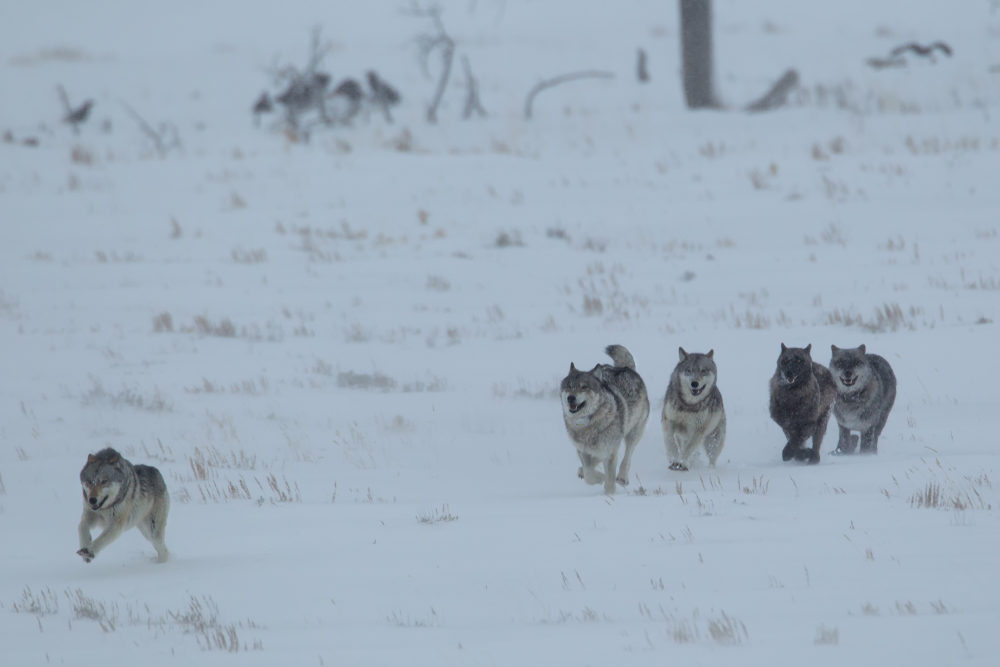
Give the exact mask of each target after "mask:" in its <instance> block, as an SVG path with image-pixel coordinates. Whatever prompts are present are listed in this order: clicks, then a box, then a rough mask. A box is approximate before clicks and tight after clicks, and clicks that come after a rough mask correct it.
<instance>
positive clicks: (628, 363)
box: [604, 345, 635, 370]
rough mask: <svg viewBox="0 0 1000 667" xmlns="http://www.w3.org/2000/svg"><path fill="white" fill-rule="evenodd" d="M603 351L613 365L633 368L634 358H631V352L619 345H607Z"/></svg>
mask: <svg viewBox="0 0 1000 667" xmlns="http://www.w3.org/2000/svg"><path fill="white" fill-rule="evenodd" d="M604 351H605V352H606V353H607V355H608V356H609V357H611V358H612V359H613V360H614V362H615V366H622V367H624V368H631V369H632V370H635V359H633V358H632V353H631V352H629V351H628V350H626V349H625V348H624V347H623V346H621V345H608V346H607V347H606V348H604Z"/></svg>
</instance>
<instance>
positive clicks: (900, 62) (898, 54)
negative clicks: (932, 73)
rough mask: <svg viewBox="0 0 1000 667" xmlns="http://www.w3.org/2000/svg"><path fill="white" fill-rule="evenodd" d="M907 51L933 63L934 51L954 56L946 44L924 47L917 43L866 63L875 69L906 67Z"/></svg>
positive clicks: (938, 43)
mask: <svg viewBox="0 0 1000 667" xmlns="http://www.w3.org/2000/svg"><path fill="white" fill-rule="evenodd" d="M907 51H913V53H915V54H917V55H918V56H923V57H924V58H930V60H931V62H935V60H934V51H940V52H941V53H943V54H945V55H946V56H948V57H949V58H950V57H951V54H952V50H951V47H950V46H948V45H947V44H945V43H944V42H934V43H933V44H928V45H927V46H923V45H921V44H918V43H917V42H908V43H906V44H903V45H901V46H897V47H896V48H894V49H893V50H892V51H890V52H889V57H888V58H869V59H868V60H866V61H865V63H867V64H868V66H869V67H873V68H875V69H885V68H886V67H906V59H905V58H904V57H903V54H905V53H906V52H907Z"/></svg>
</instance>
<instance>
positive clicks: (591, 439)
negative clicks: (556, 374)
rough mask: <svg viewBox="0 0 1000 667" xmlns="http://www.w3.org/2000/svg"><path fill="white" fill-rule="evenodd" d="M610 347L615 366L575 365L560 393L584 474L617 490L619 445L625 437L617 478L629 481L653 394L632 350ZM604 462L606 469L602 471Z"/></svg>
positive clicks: (610, 492)
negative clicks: (586, 368) (588, 367)
mask: <svg viewBox="0 0 1000 667" xmlns="http://www.w3.org/2000/svg"><path fill="white" fill-rule="evenodd" d="M604 351H605V352H606V353H607V354H608V356H610V357H611V358H612V359H613V360H614V362H615V365H614V366H608V365H607V364H597V365H596V366H594V368H593V369H592V370H589V371H581V370H577V368H576V366H574V365H573V364H570V365H569V375H567V376H566V377H565V378H564V379H563V381H562V386H561V387H560V393H561V395H562V407H563V420H564V421H565V422H566V432H567V433H568V434H569V437H570V440H572V441H573V445H574V446H575V447H576V452H577V454H579V456H580V462H581V463H582V464H583V465H582V466H580V469H579V471H578V474H579V476H580V477H581V478H582V479H583V480H584V481H586V482H587V484H600V483H601V482H604V492H605V493H606V494H608V495H613V494H614V492H615V466H616V465H617V463H618V448H619V447H620V446H621V442H622V439H623V438H624V440H625V456H623V457H622V466H621V468H620V469H619V470H618V477H617V480H618V483H619V484H621V485H622V486H627V485H628V471H629V465H630V464H631V462H632V452H633V451H635V446H636V445H637V444H639V440H641V439H642V434H643V433H644V432H645V431H646V420H648V419H649V395H648V394H647V393H646V385H645V384H644V383H643V381H642V378H641V377H639V374H638V373H636V372H635V360H634V359H633V358H632V355H631V354H630V353H629V351H628V350H626V349H625V348H624V347H622V346H621V345H609V346H608V347H606V348H605V349H604ZM601 463H603V464H604V472H603V473H601V472H600V471H599V470H597V466H598V464H601Z"/></svg>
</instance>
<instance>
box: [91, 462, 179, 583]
mask: <svg viewBox="0 0 1000 667" xmlns="http://www.w3.org/2000/svg"><path fill="white" fill-rule="evenodd" d="M80 483H81V484H82V485H83V518H82V519H80V550H79V551H77V552H76V553H77V555H78V556H81V557H82V558H83V560H84V561H86V562H88V563H89V562H90V561H92V560H94V558H95V557H96V556H97V554H99V553H100V552H101V550H103V549H104V547H106V546H108V545H109V544H111V543H112V542H114V541H115V540H116V539H117V538H118V536H119V535H121V534H122V533H124V532H125V531H126V530H129V529H131V528H138V529H139V532H140V533H142V535H143V537H145V538H146V539H147V540H149V541H150V543H152V545H153V547H154V548H156V560H157V561H158V562H160V563H163V562H165V561H166V560H167V558H169V557H170V552H168V551H167V545H166V544H164V543H163V534H164V531H165V530H166V528H167V512H169V511H170V495H169V494H168V493H167V485H166V484H165V483H164V482H163V476H162V475H160V471H159V470H157V469H156V468H153V467H152V466H144V465H135V466H133V465H132V464H131V463H129V462H128V461H126V460H125V459H123V458H122V455H121V454H119V453H118V452H116V451H115V450H113V449H111V448H110V447H109V448H107V449H102V450H101V451H99V452H97V454H91V455H90V456H88V457H87V465H85V466H83V470H81V471H80ZM94 526H102V527H103V528H104V530H103V532H101V534H100V535H99V536H98V537H97V539H96V540H91V539H90V529H91V528H93V527H94Z"/></svg>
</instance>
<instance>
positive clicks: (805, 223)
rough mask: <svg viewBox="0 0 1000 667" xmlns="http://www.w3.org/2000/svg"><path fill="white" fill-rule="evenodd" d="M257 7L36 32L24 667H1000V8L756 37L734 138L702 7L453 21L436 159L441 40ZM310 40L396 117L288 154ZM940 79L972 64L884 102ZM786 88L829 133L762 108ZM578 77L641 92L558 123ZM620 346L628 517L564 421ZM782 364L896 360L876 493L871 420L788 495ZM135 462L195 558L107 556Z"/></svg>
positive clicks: (567, 6) (397, 17)
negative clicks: (779, 417)
mask: <svg viewBox="0 0 1000 667" xmlns="http://www.w3.org/2000/svg"><path fill="white" fill-rule="evenodd" d="M258 4H259V6H255V5H251V4H250V3H246V2H235V1H232V2H215V3H206V2H178V1H176V0H174V1H172V2H142V3H113V2H91V3H72V2H31V3H28V2H20V3H14V2H9V3H6V4H5V5H4V6H3V7H2V8H0V86H2V91H3V92H2V95H0V133H4V132H9V133H10V135H9V140H4V141H0V343H2V344H0V440H2V442H3V446H2V447H0V554H2V555H0V663H2V664H4V665H41V664H49V663H52V664H62V663H73V664H82V665H98V664H107V663H110V662H124V661H129V662H132V663H135V662H136V661H139V662H140V663H141V664H148V665H159V664H163V665H179V664H193V665H216V664H259V665H278V664H280V665H324V664H326V665H342V664H347V665H404V664H405V665H532V664H556V665H561V664H566V665H582V664H664V663H665V662H666V661H679V662H678V664H681V663H682V664H701V665H732V664H774V665H785V664H803V663H806V664H819V665H823V664H831V665H832V664H837V665H841V664H879V665H886V664H899V665H904V664H905V665H952V664H965V663H969V664H980V665H989V664H995V661H996V659H997V658H996V656H997V655H998V654H1000V634H998V633H997V631H996V628H997V625H998V622H1000V601H998V596H997V591H998V590H1000V571H998V569H997V567H996V563H995V560H996V552H997V547H998V546H1000V538H998V534H1000V533H998V529H1000V507H998V503H1000V489H998V488H994V481H995V479H994V478H995V477H996V473H995V470H996V469H997V465H998V461H1000V459H998V445H1000V438H998V437H997V433H998V431H1000V411H998V407H1000V399H998V393H997V390H996V388H995V387H996V384H995V380H994V378H996V377H998V376H1000V355H998V354H997V352H996V349H997V348H996V345H997V340H998V336H997V324H996V322H998V321H1000V238H998V232H997V229H998V228H1000V188H998V187H997V183H1000V127H998V125H997V118H1000V7H997V3H996V2H992V3H991V2H986V1H982V2H971V1H970V2H965V3H946V2H930V1H924V2H908V3H868V2H861V1H860V0H852V1H851V2H839V3H814V2H810V3H804V2H800V1H797V0H784V1H781V2H777V1H776V2H770V3H748V2H744V3H736V2H733V1H727V2H723V1H721V0H716V24H715V40H716V67H717V71H718V76H719V82H718V83H719V88H720V93H721V96H722V97H723V99H724V100H725V101H726V103H727V104H728V105H729V109H728V110H727V111H720V112H702V113H691V112H688V111H686V110H685V109H684V108H683V100H682V96H681V86H680V79H679V43H678V25H677V24H678V20H677V12H676V6H675V5H674V4H673V3H669V2H668V3H663V2H660V1H653V0H648V1H639V0H636V1H634V2H626V3H611V2H569V1H568V0H564V1H563V2H556V1H555V0H534V1H527V0H506V1H502V0H479V1H472V0H462V1H456V2H451V3H446V4H445V5H444V9H445V10H444V13H443V15H442V17H443V20H444V23H445V25H446V26H447V28H448V30H449V32H450V33H451V35H452V37H454V38H455V42H456V69H455V74H454V79H453V83H452V85H451V86H450V87H449V88H448V90H447V91H446V96H445V98H444V104H443V105H442V108H441V110H440V113H439V122H438V124H437V125H429V124H428V123H427V122H426V121H425V119H424V114H425V110H426V106H427V104H428V102H429V101H430V100H431V98H432V95H433V92H434V85H435V79H434V76H435V75H436V73H437V72H438V71H439V69H438V68H439V64H438V62H439V61H438V58H439V55H440V52H439V51H438V52H435V53H434V54H432V57H431V60H430V70H431V78H426V77H425V76H424V74H423V73H422V71H421V68H420V64H419V60H418V43H417V41H416V38H417V36H418V35H419V34H421V33H427V32H428V31H431V30H432V23H431V22H430V20H429V19H427V18H420V17H414V16H412V15H408V14H406V13H403V12H401V11H400V10H401V9H405V8H407V7H408V5H407V4H406V3H405V2H383V1H379V2H365V3H362V2H357V1H356V2H352V3H329V2H286V3H280V5H279V4H272V3H263V2H261V3H258ZM314 25H321V26H322V27H323V36H324V38H325V39H328V40H330V41H331V42H332V50H331V51H330V53H329V54H328V55H327V56H326V60H325V61H324V67H325V68H326V69H327V70H328V71H330V72H331V73H332V74H333V75H334V79H335V81H339V80H340V79H342V78H343V77H346V76H353V77H361V76H362V75H363V74H364V72H365V71H366V70H367V69H369V68H376V69H378V71H379V72H380V73H381V74H382V75H383V77H384V78H385V79H386V80H388V81H390V82H391V83H393V84H394V85H396V86H397V87H398V88H399V89H400V91H401V93H402V95H403V104H402V105H401V106H400V107H398V108H397V109H395V112H394V114H395V123H394V124H392V125H388V124H386V123H385V122H384V120H383V119H382V118H381V117H380V116H379V115H377V114H375V115H372V116H371V117H370V118H368V119H367V120H363V121H362V122H359V123H356V124H355V126H354V127H353V128H338V129H333V130H322V131H317V132H315V133H314V134H313V136H312V137H311V140H310V141H309V142H308V143H295V142H291V141H289V140H288V139H287V138H286V137H285V136H283V135H282V134H281V133H280V132H277V131H275V130H273V129H272V128H271V124H272V123H274V118H273V117H271V118H265V120H264V122H263V124H262V127H260V128H255V127H254V126H253V123H252V119H251V116H250V113H249V107H250V105H251V104H252V102H253V100H254V98H255V97H256V96H257V95H258V94H259V93H260V92H261V91H262V90H264V89H267V88H269V86H270V79H269V76H268V69H269V68H271V67H273V66H274V65H275V63H280V64H287V63H295V64H298V65H300V66H301V65H302V64H304V63H305V60H306V58H307V55H308V54H307V50H308V43H309V34H310V30H311V29H312V27H313V26H314ZM911 40H916V41H920V42H921V43H927V42H931V41H934V40H944V41H946V42H947V43H948V44H950V45H951V46H952V47H953V49H954V55H953V57H951V58H947V57H944V56H941V55H940V54H939V55H938V56H937V57H936V59H935V61H934V62H930V61H928V60H925V59H921V58H918V57H914V56H909V57H908V58H907V60H908V65H907V66H906V67H902V68H888V69H883V70H879V71H876V70H874V69H872V68H870V67H868V66H866V65H865V60H866V59H867V58H870V57H885V56H887V55H888V52H889V51H890V50H891V49H892V48H893V47H895V46H897V45H899V44H902V43H905V42H907V41H911ZM640 47H641V48H644V49H645V50H646V51H647V52H648V53H649V70H650V75H651V77H652V81H651V82H649V83H648V84H645V85H642V84H639V83H638V82H637V81H636V80H635V76H634V70H635V57H636V50H637V49H638V48H640ZM463 55H464V56H466V57H467V58H468V59H469V62H470V64H471V66H472V69H473V71H474V72H475V74H476V75H477V76H478V78H479V82H480V86H481V96H482V102H483V105H484V107H485V108H486V109H487V111H488V112H489V116H488V117H487V118H484V119H473V120H468V121H463V120H461V111H462V107H463V103H464V97H465V92H466V90H465V87H464V78H463V75H462V69H461V67H459V62H460V61H459V60H458V58H459V57H461V56H463ZM789 66H794V67H796V68H797V69H798V70H799V73H800V75H801V78H802V88H803V90H802V91H800V92H799V93H798V94H796V95H795V96H794V99H793V103H792V105H791V106H790V107H789V108H785V109H782V110H780V111H777V112H774V113H770V114H765V115H756V116H752V115H747V114H744V113H742V112H740V111H739V110H738V109H739V108H740V107H741V106H742V105H744V104H746V103H747V102H749V101H751V100H752V99H753V98H755V97H757V96H759V95H760V94H762V93H763V92H764V91H765V90H766V88H767V87H768V85H769V84H770V83H771V82H772V81H774V80H775V79H776V78H777V77H778V76H779V75H780V74H781V72H782V71H784V69H785V68H787V67H789ZM583 69H598V70H607V71H611V72H614V73H615V74H616V78H615V79H614V80H591V81H580V82H576V83H570V84H566V85H564V86H559V87H556V88H553V89H551V90H548V91H546V92H544V93H542V94H541V95H539V96H538V98H537V99H536V100H535V105H534V118H532V119H531V120H525V119H524V118H523V115H522V110H523V105H524V99H525V95H526V93H527V91H528V90H529V89H530V88H531V87H532V86H533V85H535V84H536V83H537V82H538V81H540V80H542V79H544V78H547V77H551V76H555V75H558V74H562V73H566V72H570V71H575V70H583ZM59 84H61V85H63V86H64V87H65V88H66V91H67V93H68V94H69V96H70V100H71V102H73V103H79V102H81V101H82V100H83V99H85V98H87V97H93V98H94V99H95V100H96V105H95V107H94V110H93V113H92V116H91V118H90V120H89V121H88V122H87V123H86V124H84V125H83V126H82V129H81V133H80V135H79V136H74V134H73V132H72V131H71V128H70V127H69V126H67V125H65V124H62V123H60V122H59V119H60V117H61V115H62V110H61V107H60V102H59V98H58V96H57V94H56V86H57V85H59ZM123 102H124V103H126V104H128V106H129V107H131V108H132V109H134V110H135V112H136V113H138V114H139V115H141V116H142V117H143V118H144V119H146V120H147V121H148V122H149V124H150V125H151V126H153V127H154V128H157V127H159V126H160V124H161V123H166V122H169V123H171V124H173V126H175V127H176V129H177V134H178V136H179V139H180V142H181V145H180V146H179V147H175V148H172V149H170V150H168V151H166V152H165V154H163V155H159V154H158V153H157V152H156V151H155V150H154V146H153V144H152V143H151V142H150V139H149V137H148V135H147V134H145V133H144V132H143V131H142V130H141V129H140V127H139V125H138V123H137V122H136V120H135V119H134V118H133V117H132V116H131V115H130V113H129V112H128V111H127V110H126V108H125V106H124V105H123V104H122V103H123ZM29 139H34V140H35V141H36V142H37V145H35V146H31V145H25V143H24V142H25V140H29ZM609 343H619V344H623V345H625V346H626V347H628V349H629V350H631V352H632V353H633V355H634V356H635V359H636V361H637V366H638V370H639V372H640V373H641V374H642V376H643V378H644V379H645V381H646V384H647V386H648V387H649V389H650V394H651V395H652V396H653V401H652V402H653V406H652V407H653V416H652V417H651V419H650V423H649V425H648V427H647V431H646V435H645V438H644V439H643V441H642V442H641V443H640V445H639V447H638V449H637V451H636V454H635V458H634V459H633V464H632V472H633V479H632V480H631V483H630V485H629V486H628V487H627V489H622V488H619V492H618V494H617V495H616V496H614V498H609V497H606V496H604V495H603V493H602V488H601V487H599V486H596V487H589V486H586V485H585V484H584V483H583V482H582V481H581V480H579V479H577V477H576V469H577V466H578V461H577V458H576V455H575V453H574V450H573V448H572V446H571V445H570V443H569V440H568V438H567V436H566V434H565V430H564V427H563V423H562V417H561V411H560V406H559V402H558V400H557V397H556V390H557V388H558V386H559V381H560V379H561V378H562V376H563V375H564V374H565V373H566V371H567V369H568V368H569V364H570V362H571V361H572V362H575V363H576V365H577V366H579V367H588V368H589V367H590V366H592V365H593V364H594V363H597V362H603V361H605V360H606V359H605V358H604V357H603V353H602V349H603V347H604V346H605V345H607V344H609ZM781 343H786V344H788V345H794V346H804V345H806V344H809V343H811V344H812V345H813V350H814V352H815V357H814V358H815V359H816V360H818V361H820V362H822V363H826V362H828V361H829V349H830V345H831V344H836V345H838V346H841V347H849V346H850V347H854V346H856V345H859V344H861V343H865V344H866V345H867V346H868V349H869V351H870V352H874V353H877V354H880V355H882V356H884V357H885V358H886V359H888V360H889V361H890V363H891V364H892V365H893V367H894V369H895V372H896V375H897V377H898V380H899V387H898V396H897V399H896V405H895V408H894V410H893V412H892V415H891V417H890V418H889V422H888V424H887V426H886V429H885V432H884V433H883V437H882V440H881V442H880V446H879V455H878V456H877V457H866V458H860V457H854V458H834V457H829V456H825V454H826V453H827V452H829V451H830V450H831V449H832V448H833V447H834V446H835V444H836V439H837V435H836V427H835V426H834V425H832V424H831V426H830V431H829V432H828V434H827V439H826V441H825V443H824V447H823V453H824V457H823V460H822V462H821V463H820V465H818V466H811V467H805V466H803V465H801V464H791V463H783V462H782V461H781V456H780V453H781V448H782V446H783V445H784V444H785V442H784V438H783V436H782V434H781V431H780V429H779V428H778V427H777V426H776V425H775V424H774V423H773V422H772V421H771V420H770V418H769V416H768V412H767V398H768V396H767V380H768V378H769V377H770V375H771V374H772V373H773V370H774V364H775V360H776V359H777V356H778V353H779V351H780V344H781ZM678 346H683V347H684V348H685V349H687V350H689V351H702V352H707V351H708V349H709V348H713V349H714V350H715V359H716V361H717V362H718V365H719V372H720V376H719V386H720V389H721V391H722V393H723V396H724V398H725V403H726V407H727V414H728V423H729V432H728V442H727V445H726V449H725V452H724V453H723V456H722V458H721V459H720V464H719V466H718V467H717V468H715V469H710V468H708V467H707V465H706V464H705V462H704V459H702V461H701V462H699V464H698V465H696V467H695V468H694V469H692V470H691V471H690V472H687V473H678V472H673V471H669V470H668V469H667V464H668V462H667V460H666V456H665V453H664V448H663V443H662V438H661V435H660V430H659V423H658V414H659V410H660V407H661V397H662V395H663V392H664V390H665V388H666V384H667V379H668V377H669V375H670V372H671V370H672V368H673V366H674V364H675V362H676V359H677V348H678ZM105 446H113V447H115V448H117V449H118V450H119V451H121V452H122V453H123V454H124V455H125V456H126V457H127V458H128V459H130V460H131V461H132V462H134V463H147V464H152V465H156V466H158V467H159V468H160V470H161V471H162V472H163V475H164V477H165V479H166V481H167V485H168V487H169V489H170V493H171V498H172V509H171V513H170V520H169V525H168V529H167V544H168V546H169V547H170V549H171V551H172V559H171V560H170V562H169V563H167V564H163V565H158V564H155V563H153V562H151V560H152V557H153V550H152V548H151V546H150V545H149V544H148V543H147V542H145V540H143V538H142V537H141V536H140V535H139V533H138V531H132V532H131V533H130V534H127V535H125V536H124V537H122V538H121V539H119V540H118V541H117V542H115V543H114V544H113V545H111V546H110V547H109V548H108V549H107V550H106V551H104V552H103V553H101V554H100V555H99V556H98V558H97V559H96V560H95V561H94V562H93V563H91V564H89V565H87V564H84V563H83V561H82V560H81V559H80V558H79V557H78V556H76V555H75V552H76V550H77V549H78V544H77V530H76V526H77V522H78V521H79V515H80V510H81V500H80V490H79V484H78V477H77V476H78V473H79V470H80V468H81V467H82V466H83V464H84V462H85V460H86V456H87V454H88V453H91V452H95V451H97V450H99V449H101V448H103V447H105ZM929 489H930V490H931V491H932V492H935V491H936V493H937V494H939V495H938V503H937V504H938V505H939V507H937V508H926V507H919V506H918V505H920V504H921V503H920V500H921V499H922V498H923V497H925V495H926V494H927V492H928V490H929ZM956 506H958V507H960V508H963V509H957V508H956ZM230 651H234V652H236V653H238V655H229V653H230Z"/></svg>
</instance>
